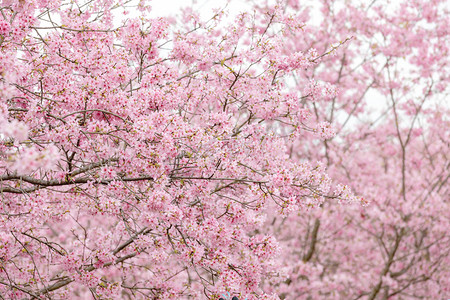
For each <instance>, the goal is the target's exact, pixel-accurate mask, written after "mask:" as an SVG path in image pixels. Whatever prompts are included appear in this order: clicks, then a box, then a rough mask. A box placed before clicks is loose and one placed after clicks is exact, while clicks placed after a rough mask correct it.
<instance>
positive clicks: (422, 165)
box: [266, 1, 450, 299]
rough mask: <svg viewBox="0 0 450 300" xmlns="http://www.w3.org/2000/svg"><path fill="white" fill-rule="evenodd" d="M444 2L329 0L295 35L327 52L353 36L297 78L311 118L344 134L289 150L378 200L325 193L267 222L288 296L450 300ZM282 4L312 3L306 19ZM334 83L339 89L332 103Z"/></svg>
mask: <svg viewBox="0 0 450 300" xmlns="http://www.w3.org/2000/svg"><path fill="white" fill-rule="evenodd" d="M301 4H302V5H304V4H305V3H304V2H302V3H301ZM447 4H448V3H446V1H434V2H432V3H431V2H426V3H425V2H423V1H398V2H395V3H389V2H388V1H372V2H370V3H367V4H362V3H361V2H360V1H354V2H352V1H346V2H345V4H344V3H343V1H322V2H321V5H320V10H318V9H317V8H318V7H317V5H318V4H317V3H315V4H312V10H311V11H312V12H313V15H314V16H316V17H317V14H319V11H320V20H321V22H320V26H318V27H314V26H306V27H305V28H306V31H307V32H308V31H309V32H311V33H312V34H309V35H308V34H301V35H299V36H295V37H292V39H291V40H292V43H291V45H290V47H289V48H294V49H296V50H299V49H305V48H308V47H312V46H314V47H316V48H317V49H318V51H319V52H321V51H323V50H324V49H327V48H329V47H330V44H331V43H333V42H334V40H335V39H336V38H338V39H339V40H345V39H346V38H349V37H351V41H350V42H349V43H346V44H345V45H343V46H342V47H341V48H340V49H339V51H337V52H336V55H334V56H326V57H324V58H323V59H322V62H321V63H320V64H319V65H316V66H314V67H313V68H309V69H308V70H306V71H305V76H298V80H297V81H296V87H297V89H298V90H300V91H302V92H304V93H308V92H309V93H311V94H312V95H313V96H314V94H316V97H313V98H315V99H316V101H305V103H304V105H305V107H306V108H307V109H308V110H309V111H311V112H313V113H312V118H313V120H314V121H315V122H322V121H326V122H330V123H332V124H333V126H335V128H336V132H337V134H336V137H334V138H330V139H327V140H325V141H323V142H322V143H320V144H319V143H317V142H316V141H315V140H311V139H308V138H307V137H306V136H302V137H300V138H299V139H297V140H296V141H295V142H294V143H293V145H292V146H291V147H290V149H292V150H291V156H292V157H297V158H298V159H300V160H302V159H305V157H307V158H308V159H312V160H314V159H317V160H322V161H323V162H324V163H325V164H326V166H327V170H328V172H329V174H330V175H331V177H332V178H336V179H337V178H338V179H339V182H343V183H347V184H348V185H349V186H351V187H352V188H353V189H354V190H355V192H356V193H357V194H358V195H361V196H363V197H364V199H365V200H366V201H367V202H368V203H369V205H368V206H367V207H364V208H363V207H348V206H342V205H341V204H339V203H336V202H333V201H326V202H325V203H324V204H323V206H322V207H321V208H319V209H312V210H311V213H310V214H307V215H305V213H299V214H297V215H295V214H291V215H290V216H289V217H288V218H286V219H280V218H279V217H278V216H274V217H272V218H269V219H268V224H270V225H268V226H266V229H267V230H268V231H267V232H270V233H271V234H273V235H275V236H277V238H278V240H280V243H281V246H282V248H283V249H284V250H283V251H286V252H283V253H284V255H280V260H281V261H282V264H283V265H284V266H285V268H286V269H285V270H286V274H287V279H286V280H285V281H284V283H282V284H281V285H279V286H278V285H277V284H274V283H271V284H272V286H274V290H276V291H277V293H278V294H279V295H280V297H281V298H285V299H322V298H323V299H333V298H336V299H428V298H434V299H440V298H446V297H448V295H449V293H450V291H449V288H448V287H449V282H448V277H449V276H448V275H449V272H450V270H449V268H448V266H449V254H450V235H449V233H448V228H449V217H448V216H449V212H450V207H449V197H448V195H449V183H448V180H449V175H450V173H449V167H450V162H449V157H448V152H449V151H448V150H449V141H450V139H449V131H448V128H449V119H448V113H449V105H448V92H449V90H448V80H449V77H448V74H449V56H448V47H449V35H448V29H447V27H448V22H449V11H448V5H447ZM314 8H315V9H316V10H315V11H314ZM284 9H285V10H296V11H298V10H303V11H304V15H305V16H306V17H305V19H307V15H308V13H307V11H308V10H307V9H305V7H304V6H300V5H299V3H297V2H295V1H286V2H285V3H284ZM311 37H312V38H311ZM305 45H306V46H305ZM302 75H303V74H302ZM308 77H314V81H312V84H311V85H310V86H309V87H308V80H306V79H307V78H308ZM328 83H331V84H333V85H335V86H338V88H339V93H338V95H337V96H336V97H332V98H331V99H330V98H329V97H326V94H325V93H324V90H323V87H324V86H325V87H326V86H327V84H328ZM305 86H306V90H305Z"/></svg>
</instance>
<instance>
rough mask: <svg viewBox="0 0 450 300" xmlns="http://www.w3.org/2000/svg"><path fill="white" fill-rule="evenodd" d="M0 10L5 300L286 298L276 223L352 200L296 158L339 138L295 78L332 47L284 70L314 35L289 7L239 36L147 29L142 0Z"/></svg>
mask: <svg viewBox="0 0 450 300" xmlns="http://www.w3.org/2000/svg"><path fill="white" fill-rule="evenodd" d="M1 3H2V4H1V8H0V11H1V18H0V19H1V23H0V30H1V32H0V47H1V52H0V53H1V58H0V59H1V64H0V66H1V67H0V68H1V70H0V74H1V81H0V83H1V95H0V97H1V102H0V103H1V108H0V112H1V115H0V122H1V152H0V155H1V160H0V169H1V175H0V194H1V199H2V203H1V217H0V224H1V227H0V228H1V231H0V236H1V243H0V245H1V246H0V257H1V265H0V294H1V295H2V297H4V298H7V299H23V298H27V299H54V298H58V299H59V298H63V299H73V298H74V297H75V298H82V299H86V298H94V299H110V298H114V299H180V298H183V299H192V298H194V299H200V298H205V297H206V298H209V299H218V298H219V297H220V295H221V294H222V293H224V292H231V293H232V294H234V295H237V296H239V298H244V297H248V299H276V298H277V295H276V294H267V293H265V291H264V290H263V289H262V288H261V286H260V283H261V281H262V279H263V278H271V277H276V276H278V275H277V274H278V265H277V263H276V261H275V257H276V256H277V255H278V254H279V253H280V249H279V246H278V243H277V241H276V238H275V237H274V236H272V235H265V234H262V233H258V228H260V227H261V226H262V225H263V224H264V221H265V217H266V215H267V212H268V210H269V209H270V210H271V211H272V210H273V208H274V207H275V210H276V211H277V214H279V215H280V216H287V215H289V213H291V212H293V211H297V210H299V208H300V207H302V206H309V207H314V206H317V205H320V204H321V203H323V202H324V201H325V200H326V199H331V198H333V199H335V198H339V199H343V200H345V199H352V200H355V201H358V198H356V197H355V196H353V195H352V194H351V193H348V188H347V190H346V191H345V192H342V191H336V192H334V191H332V190H330V186H331V180H330V179H329V177H328V175H327V174H326V173H325V169H324V166H323V165H322V164H320V163H317V162H316V161H310V160H307V161H304V162H298V161H296V160H293V159H290V158H289V155H288V149H287V146H288V145H289V144H290V143H291V142H292V141H293V140H294V139H295V138H297V137H299V136H300V135H301V134H302V132H308V134H310V135H311V137H314V138H316V139H320V138H321V137H322V138H324V137H330V136H331V135H332V129H331V127H330V125H329V124H328V123H322V122H319V123H316V122H306V121H307V119H308V117H309V111H308V110H306V109H305V108H302V106H303V105H302V102H304V101H310V99H312V97H313V95H310V94H299V93H297V92H291V91H290V89H289V88H288V87H287V86H286V84H285V83H284V81H288V77H292V76H291V74H292V73H293V72H296V71H297V70H302V69H305V68H310V67H313V66H314V65H316V64H318V63H319V60H320V58H321V57H323V56H326V55H328V54H329V52H330V51H331V50H332V49H331V48H330V49H327V50H326V51H325V52H323V53H318V52H317V51H316V50H314V49H313V48H311V49H308V50H305V51H296V52H294V51H292V53H285V54H283V55H280V53H281V52H283V51H285V48H286V46H287V45H286V42H287V41H288V39H285V36H287V35H289V34H291V33H298V34H300V33H301V32H302V30H303V26H304V24H303V23H302V22H299V21H297V20H298V19H299V18H297V17H296V16H295V14H289V15H288V14H285V13H284V12H283V11H282V7H281V6H280V5H277V6H272V7H270V8H268V9H267V10H265V11H264V12H263V13H261V14H252V13H242V14H240V15H238V16H236V18H235V19H234V22H233V23H231V24H230V23H227V22H223V21H222V19H223V18H224V12H223V11H222V10H218V11H216V12H215V14H214V15H213V16H212V17H211V18H210V19H208V20H202V19H201V18H200V17H199V16H198V14H197V13H196V12H195V11H194V10H192V9H186V10H185V11H184V13H183V14H182V15H181V17H180V19H179V20H180V21H179V23H177V22H172V21H171V20H170V19H163V18H156V19H152V18H149V17H148V13H149V9H150V7H149V6H146V3H144V1H139V2H137V3H136V2H133V1H122V0H119V1H110V0H100V1H81V0H80V1H48V0H37V1H36V0H22V1H9V0H4V1H2V2H1ZM130 12H133V14H132V15H129V13H130ZM284 79H286V80H284ZM334 95H335V90H332V91H330V95H329V97H333V96H334ZM281 128H283V131H284V130H288V129H287V128H289V130H290V133H289V135H286V134H284V132H282V130H281ZM237 296H235V297H237Z"/></svg>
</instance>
